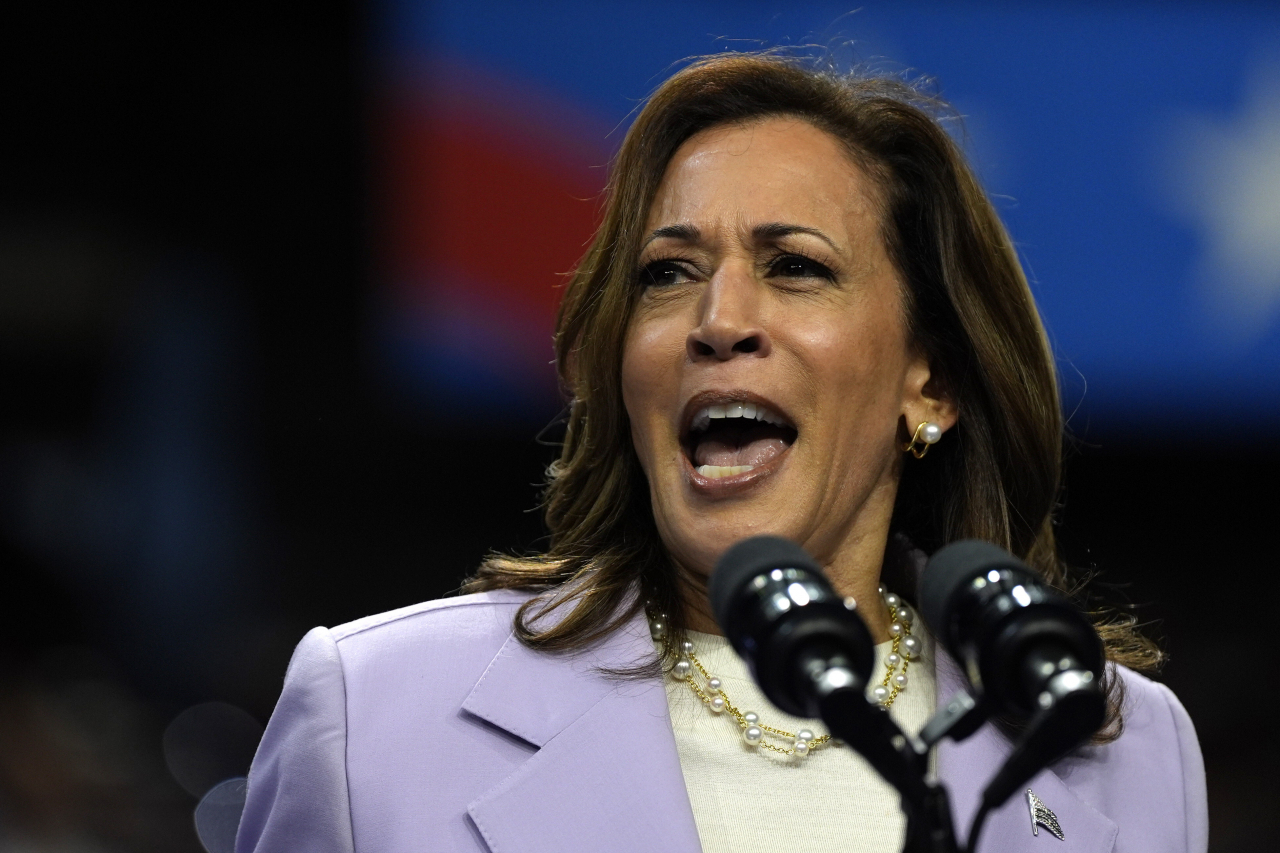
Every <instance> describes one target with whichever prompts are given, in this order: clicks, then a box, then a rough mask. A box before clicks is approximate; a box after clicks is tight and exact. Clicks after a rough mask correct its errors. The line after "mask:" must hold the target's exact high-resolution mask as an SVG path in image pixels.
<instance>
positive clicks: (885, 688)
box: [649, 587, 922, 758]
mask: <svg viewBox="0 0 1280 853" xmlns="http://www.w3.org/2000/svg"><path fill="white" fill-rule="evenodd" d="M880 596H881V599H882V601H883V602H884V605H885V607H886V608H888V611H889V637H890V639H891V640H892V642H893V646H892V650H891V651H890V652H889V654H888V655H886V656H885V662H884V668H885V673H884V678H883V680H882V681H881V682H880V683H879V684H877V685H876V686H875V688H874V689H873V690H872V691H871V698H872V701H874V702H875V703H876V704H877V705H879V706H880V707H881V708H883V709H885V710H888V708H889V707H890V706H891V705H892V704H893V701H894V700H895V699H897V698H898V694H899V693H901V692H902V691H903V690H905V689H906V687H907V668H908V667H909V666H910V664H911V661H913V660H915V659H917V658H918V657H919V656H920V652H921V649H922V644H921V642H920V640H919V638H917V637H913V636H912V635H911V626H912V625H913V624H914V623H915V614H914V613H913V612H912V610H911V608H910V607H908V606H907V605H906V603H905V602H903V601H902V600H901V599H900V598H899V597H898V596H897V595H895V594H893V593H892V592H886V591H885V589H884V587H880ZM649 631H650V633H651V635H652V636H653V638H654V640H661V641H662V647H663V652H664V653H665V654H670V651H671V640H670V638H669V637H668V635H667V626H666V618H665V617H664V616H663V615H662V614H656V615H654V614H651V615H650V618H649ZM899 666H901V668H902V669H901V671H899V670H898V667H899ZM695 672H696V673H697V675H698V676H701V680H702V683H701V684H700V683H699V682H698V680H697V678H696V677H695ZM671 677H672V678H674V679H676V680H678V681H683V682H685V683H686V684H688V685H689V689H690V690H692V691H693V694H694V695H695V696H697V697H698V699H699V700H700V701H701V702H702V704H704V705H706V706H707V707H708V708H710V709H711V712H712V713H714V714H723V713H725V712H726V711H727V712H728V714H729V716H730V718H732V719H733V720H734V721H735V722H736V723H737V724H738V728H739V729H740V730H741V732H742V740H743V742H744V743H746V745H747V746H749V747H758V748H760V749H767V750H770V751H771V752H776V753H778V754H780V755H784V756H787V757H795V758H804V757H805V756H806V755H808V754H809V753H810V752H811V751H812V750H814V749H817V748H819V747H822V746H824V745H826V744H828V743H839V741H838V740H836V739H834V738H832V737H831V735H829V734H825V735H820V736H816V737H815V736H814V734H813V732H812V731H810V730H809V729H801V730H800V731H798V732H788V731H785V730H784V729H778V728H774V727H773V726H766V725H763V724H761V722H760V715H759V714H757V713H756V712H754V711H742V710H740V709H739V708H738V707H737V706H736V705H734V704H733V702H731V701H730V700H729V697H728V696H726V695H725V693H724V685H723V684H722V683H721V681H720V679H719V678H717V677H716V676H714V675H712V674H711V673H709V672H707V668H706V667H704V666H703V665H702V661H700V660H698V657H697V655H695V654H694V653H693V643H692V642H690V641H689V640H683V641H681V643H680V656H679V657H678V658H676V662H675V665H674V666H673V667H672V668H671ZM771 739H772V740H773V741H781V742H782V744H783V745H779V744H778V743H774V742H771ZM787 743H789V744H790V745H789V746H787V745H785V744H787Z"/></svg>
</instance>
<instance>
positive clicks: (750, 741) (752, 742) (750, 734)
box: [742, 726, 764, 746]
mask: <svg viewBox="0 0 1280 853" xmlns="http://www.w3.org/2000/svg"><path fill="white" fill-rule="evenodd" d="M763 737H764V730H763V729H761V728H760V727H759V726H747V727H746V728H745V729H743V730H742V739H743V740H744V741H746V743H747V746H756V745H758V744H759V743H760V740H761V738H763Z"/></svg>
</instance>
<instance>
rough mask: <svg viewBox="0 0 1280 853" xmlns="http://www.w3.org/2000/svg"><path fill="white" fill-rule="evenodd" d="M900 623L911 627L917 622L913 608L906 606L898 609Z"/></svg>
mask: <svg viewBox="0 0 1280 853" xmlns="http://www.w3.org/2000/svg"><path fill="white" fill-rule="evenodd" d="M897 615H898V621H899V622H902V623H903V624H905V625H910V624H911V623H912V622H913V621H914V620H915V614H914V613H912V612H911V608H910V607H907V606H906V605H905V604H904V605H903V606H901V607H899V608H898V614H897Z"/></svg>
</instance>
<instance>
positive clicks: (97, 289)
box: [0, 3, 1280, 851]
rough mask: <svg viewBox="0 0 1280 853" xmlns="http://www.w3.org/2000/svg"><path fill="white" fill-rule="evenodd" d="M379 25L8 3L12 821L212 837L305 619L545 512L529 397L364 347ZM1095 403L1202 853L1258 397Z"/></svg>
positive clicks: (1252, 565) (118, 846)
mask: <svg viewBox="0 0 1280 853" xmlns="http://www.w3.org/2000/svg"><path fill="white" fill-rule="evenodd" d="M368 26H369V23H368V21H367V20H366V16H365V14H364V13H363V12H362V11H361V8H359V7H357V6H356V5H355V4H325V5H312V6H308V7H307V10H306V14H298V12H297V10H296V9H294V8H292V7H286V6H285V5H284V4H279V3H263V4H254V5H244V6H238V7H237V6H234V5H232V6H228V5H225V4H220V5H218V6H216V7H214V6H212V5H210V4H198V5H196V6H187V7H184V8H182V9H181V10H175V9H173V8H171V7H170V6H168V5H162V4H158V3H157V4H141V3H131V4H128V5H127V6H125V7H123V8H110V9H107V8H105V7H104V8H98V9H94V8H90V7H87V6H86V7H73V6H56V7H47V8H45V9H44V10H43V11H41V12H38V13H33V14H32V13H29V14H28V15H27V16H26V17H24V18H23V19H21V20H17V19H12V18H11V19H9V20H8V21H6V22H4V23H3V24H0V33H3V35H0V69H2V70H0V82H2V90H0V578H2V579H3V585H2V586H0V589H2V590H3V592H0V601H2V602H4V604H5V613H4V618H3V622H2V623H0V624H2V625H3V634H0V849H7V848H8V847H10V846H14V847H16V846H19V845H20V844H27V845H29V846H28V847H26V848H24V849H31V850H64V849H71V847H72V846H74V845H81V846H77V847H76V849H94V850H98V849H101V850H109V851H114V850H143V849H145V850H174V851H180V850H199V849H201V848H200V843H199V842H198V841H197V838H196V834H195V832H194V831H193V828H192V811H193V809H194V808H195V807H196V803H197V800H198V798H199V796H201V795H202V794H203V793H204V792H205V791H206V790H207V789H208V788H209V787H211V786H212V784H213V783H215V782H218V781H220V780H221V779H223V778H226V777H228V776H234V775H237V774H243V772H244V771H245V769H246V768H247V759H248V756H249V755H251V750H252V745H253V739H254V737H255V736H256V731H257V729H256V726H260V725H261V724H262V723H264V722H265V721H266V719H267V717H268V716H269V715H270V712H271V708H272V706H273V704H274V701H275V698H276V696H277V694H278V692H279V688H280V684H281V679H282V676H283V672H284V667H285V664H286V662H287V660H288V656H289V654H290V651H291V650H292V647H293V644H294V643H296V641H297V640H298V639H299V638H300V637H301V635H302V634H303V633H304V632H305V631H306V629H307V628H309V627H311V626H313V625H316V624H326V625H334V624H338V623H341V622H344V621H348V620H350V619H353V618H356V617H359V616H362V615H365V614H368V613H372V612H376V611H380V610H385V609H389V608H392V607H396V606H400V605H404V604H409V603H412V602H415V601H419V600H422V599H426V598H431V597H436V596H439V595H442V594H446V593H448V592H449V591H451V590H453V589H455V588H456V587H457V585H458V583H459V581H460V580H461V579H462V578H463V577H464V576H465V575H466V574H467V573H468V572H469V571H470V570H472V569H473V568H474V566H475V565H476V563H477V561H478V560H479V559H480V557H481V556H482V555H483V554H484V553H485V552H486V551H487V550H489V549H491V548H497V549H511V548H516V549H521V548H530V547H535V546H536V544H537V540H538V537H539V536H540V535H541V533H542V528H541V523H540V519H539V516H538V514H537V513H536V512H535V511H533V510H534V506H535V503H536V497H537V489H536V485H535V484H536V483H537V482H538V481H539V479H540V472H541V470H542V468H543V466H545V464H546V463H547V462H549V461H550V459H551V454H552V452H553V451H552V450H551V449H549V448H547V447H545V446H541V445H539V444H538V443H537V442H536V441H535V440H534V437H535V435H536V433H537V432H538V429H539V426H540V424H539V423H537V422H536V421H535V420H529V421H527V422H517V423H511V422H509V421H500V422H495V423H493V424H492V425H485V424H481V425H477V424H475V423H474V422H473V423H469V424H467V425H466V426H465V427H463V426H458V425H453V426H451V425H450V424H449V422H447V421H441V420H433V419H432V418H431V417H429V416H425V415H423V414H422V412H421V411H420V410H413V411H411V410H406V409H405V408H404V407H403V406H401V405H400V404H399V403H397V402H395V401H394V399H393V398H392V397H391V396H390V395H388V394H386V393H384V390H383V388H382V386H381V385H380V384H379V381H378V378H377V371H376V369H374V367H373V366H372V357H371V356H370V353H369V349H370V347H369V341H368V324H367V319H368V318H367V313H368V311H369V310H370V308H369V306H370V303H371V293H372V292H373V290H374V284H373V283H374V281H375V279H376V257H375V255H376V252H375V250H374V248H373V246H374V245H375V244H376V234H375V233H374V232H375V231H376V229H377V227H378V225H377V223H378V217H377V198H376V196H375V194H374V191H373V190H372V189H371V188H372V187H373V186H374V185H375V181H374V180H373V176H372V172H373V170H374V164H373V160H374V158H373V156H372V154H371V150H372V143H371V142H370V138H369V137H370V132H369V127H370V110H371V105H370V85H369V81H368V80H367V77H366V75H367V73H368V71H367V69H368V63H367V57H366V55H365V51H366V49H367V48H366V45H367V29H368ZM477 346H484V342H483V341H477ZM1074 429H1075V431H1076V434H1077V436H1078V441H1077V443H1076V446H1075V447H1074V448H1073V449H1072V451H1071V454H1070V457H1069V460H1068V465H1067V479H1066V492H1065V504H1064V509H1063V511H1062V513H1061V533H1062V537H1063V541H1064V543H1065V545H1066V547H1067V550H1068V553H1069V555H1070V556H1071V557H1072V559H1073V560H1074V561H1076V562H1077V563H1078V564H1080V565H1082V566H1085V567H1088V568H1096V569H1098V570H1100V571H1101V579H1102V580H1104V581H1106V582H1108V583H1109V584H1112V585H1113V587H1111V588H1109V589H1110V594H1111V596H1112V597H1113V599H1115V600H1118V601H1121V602H1124V601H1128V602H1132V603H1134V604H1136V605H1138V609H1137V613H1138V615H1139V616H1140V618H1141V619H1142V620H1143V621H1144V622H1148V623H1150V633H1151V634H1152V635H1153V636H1155V637H1156V638H1158V639H1160V640H1161V641H1162V643H1163V644H1164V647H1165V648H1166V650H1167V651H1168V652H1169V654H1170V659H1169V664H1168V666H1167V668H1166V669H1165V671H1164V673H1163V675H1162V676H1161V677H1162V679H1163V680H1165V681H1166V682H1167V683H1168V684H1169V685H1170V686H1171V687H1172V688H1173V689H1174V690H1175V692H1177V694H1178V695H1179V696H1180V697H1181V699H1182V700H1183V702H1184V703H1185V704H1186V706H1187V708H1188V710H1189V711H1190V713H1191V716H1192V719H1193V720H1194V721H1195V723H1196V726H1197V729H1198V731H1199V734H1200V738H1201V744H1202V747H1203V749H1204V753H1205V759H1206V765H1207V769H1208V773H1209V792H1210V808H1211V827H1212V846H1213V849H1215V850H1219V851H1230V850H1249V849H1256V848H1258V847H1261V844H1262V840H1263V839H1268V838H1273V837H1274V836H1275V832H1276V831H1277V829H1280V826H1278V825H1277V820H1276V816H1275V810H1274V809H1273V808H1270V806H1271V804H1272V802H1273V799H1274V794H1275V792H1276V786H1275V785H1274V784H1273V783H1272V782H1271V777H1270V768H1272V767H1274V766H1275V765H1276V764H1277V761H1278V760H1280V755H1277V748H1276V745H1275V744H1276V741H1275V739H1274V738H1271V737H1268V736H1266V735H1263V734H1261V732H1262V731H1263V729H1262V727H1263V725H1265V724H1266V722H1267V718H1268V717H1269V714H1268V713H1267V711H1268V708H1269V707H1270V703H1271V702H1272V701H1273V700H1274V699H1275V698H1276V696H1275V687H1274V682H1273V681H1272V679H1271V668H1270V665H1268V664H1266V663H1265V661H1266V660H1268V659H1269V657H1268V650H1269V648H1270V647H1271V642H1270V640H1269V639H1268V637H1269V636H1270V631H1269V628H1270V624H1269V623H1270V617H1268V615H1267V613H1268V610H1269V605H1270V602H1271V601H1272V600H1273V593H1274V592H1275V587H1276V583H1275V580H1274V577H1273V574H1272V564H1273V561H1272V559H1271V558H1270V549H1269V548H1265V547H1264V542H1265V541H1266V539H1267V538H1268V537H1269V534H1270V532H1271V527H1270V524H1271V523H1272V519H1273V517H1274V515H1275V509H1276V506H1277V500H1276V483H1277V474H1278V473H1280V464H1278V463H1280V455H1278V454H1277V451H1276V449H1275V445H1274V444H1273V443H1272V442H1270V441H1268V438H1269V430H1268V425H1267V424H1265V423H1241V424H1239V425H1238V427H1237V428H1236V430H1235V431H1234V432H1233V433H1232V434H1229V435H1224V434H1218V433H1208V432H1206V433H1204V434H1203V435H1200V436H1194V435H1193V436H1188V435H1186V434H1181V437H1174V438H1171V437H1169V433H1168V431H1166V430H1165V429H1163V424H1162V423H1160V422H1158V421H1157V422H1152V423H1150V424H1143V425H1142V426H1141V428H1139V429H1135V430H1134V431H1133V432H1130V433H1124V432H1119V431H1116V430H1114V429H1112V430H1110V431H1108V432H1106V433H1105V434H1103V433H1098V432H1096V431H1091V430H1090V429H1089V425H1088V424H1079V423H1078V424H1074ZM1255 610H1256V612H1255ZM1259 661H1262V662H1263V663H1262V664H1261V665H1259ZM193 708H194V712H193V711H192V709H193ZM193 713H194V716H193ZM184 714H185V716H183V715H184ZM175 721H177V722H175ZM255 721H256V723H255ZM184 726H185V728H184ZM184 732H186V734H184ZM184 738H186V739H185V740H184ZM211 745H212V746H211ZM85 844H87V845H88V846H87V847H86V846H84V845H85Z"/></svg>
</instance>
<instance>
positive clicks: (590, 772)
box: [463, 614, 701, 853]
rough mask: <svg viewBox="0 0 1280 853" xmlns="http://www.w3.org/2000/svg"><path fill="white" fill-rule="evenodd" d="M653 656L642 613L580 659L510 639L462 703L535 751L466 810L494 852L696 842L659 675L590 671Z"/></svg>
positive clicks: (678, 852) (679, 852)
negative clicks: (639, 676)
mask: <svg viewBox="0 0 1280 853" xmlns="http://www.w3.org/2000/svg"><path fill="white" fill-rule="evenodd" d="M652 655H653V645H652V641H651V640H650V639H649V632H648V627H647V625H646V624H645V620H644V616H643V614H639V615H638V616H637V618H635V619H633V620H632V621H631V622H630V623H628V624H627V625H626V626H625V627H624V628H622V629H620V630H619V631H616V632H614V634H612V635H611V636H610V637H609V638H608V639H606V640H604V641H603V642H602V643H601V644H600V646H599V647H597V648H596V649H594V650H592V651H591V652H590V653H587V654H579V655H572V656H570V655H549V654H545V653H541V652H533V651H530V650H529V649H527V648H525V647H524V646H522V645H520V643H519V642H518V641H517V640H516V639H515V638H514V637H510V638H508V640H507V642H506V644H505V645H504V646H503V647H502V649H500V650H499V652H498V654H497V656H496V657H495V658H494V659H493V662H492V663H491V664H490V665H489V668H488V669H487V670H486V672H485V674H484V675H483V676H481V678H480V681H479V682H478V683H477V684H476V686H475V688H474V689H473V690H472V692H471V694H470V695H469V696H468V697H467V699H466V701H465V702H464V703H463V710H464V711H466V712H468V713H470V714H473V715H475V716H477V717H479V718H481V719H483V720H486V721H487V722H489V723H490V724H492V725H494V726H496V727H498V728H500V729H502V730H504V731H506V732H509V733H511V734H512V735H515V736H516V737H519V738H521V739H522V740H525V741H527V742H529V743H531V744H533V745H534V746H536V747H538V751H537V752H535V753H534V754H533V755H531V756H530V758H529V759H528V760H527V761H526V762H525V763H524V764H523V765H521V766H520V768H519V769H517V770H516V771H515V772H514V773H513V774H511V775H510V776H508V777H507V778H506V779H504V780H503V781H502V782H501V783H499V784H498V785H496V786H495V787H493V788H492V789H490V790H488V791H486V792H485V793H484V794H483V795H482V796H480V797H479V798H478V799H476V800H475V801H474V802H472V803H471V805H470V806H469V807H468V809H467V811H468V813H469V814H470V815H471V819H472V820H473V821H474V823H475V825H476V828H477V829H478V830H479V832H480V835H481V837H482V838H483V839H484V841H485V843H486V844H487V845H488V846H489V849H490V850H491V851H493V853H500V852H501V853H505V851H512V850H519V851H522V853H523V851H527V852H528V853H574V851H584V853H585V851H598V850H604V849H610V850H617V851H628V850H636V851H640V850H645V851H649V850H664V851H672V853H686V851H687V853H696V851H699V850H700V849H701V846H700V844H699V842H698V833H697V828H696V826H695V825H694V821H693V812H692V810H691V808H690V806H689V797H688V794H687V792H686V790H685V785H684V776H683V775H682V774H681V772H680V760H679V757H678V755H677V753H676V746H675V738H674V736H673V735H672V732H671V723H670V721H669V719H668V715H667V699H666V693H665V691H664V689H663V685H662V682H661V680H660V679H642V680H623V679H617V678H611V677H609V676H607V675H604V674H602V673H600V672H599V671H598V670H599V668H601V667H627V666H634V665H636V664H637V663H641V662H643V661H644V660H645V659H646V658H648V657H652Z"/></svg>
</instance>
